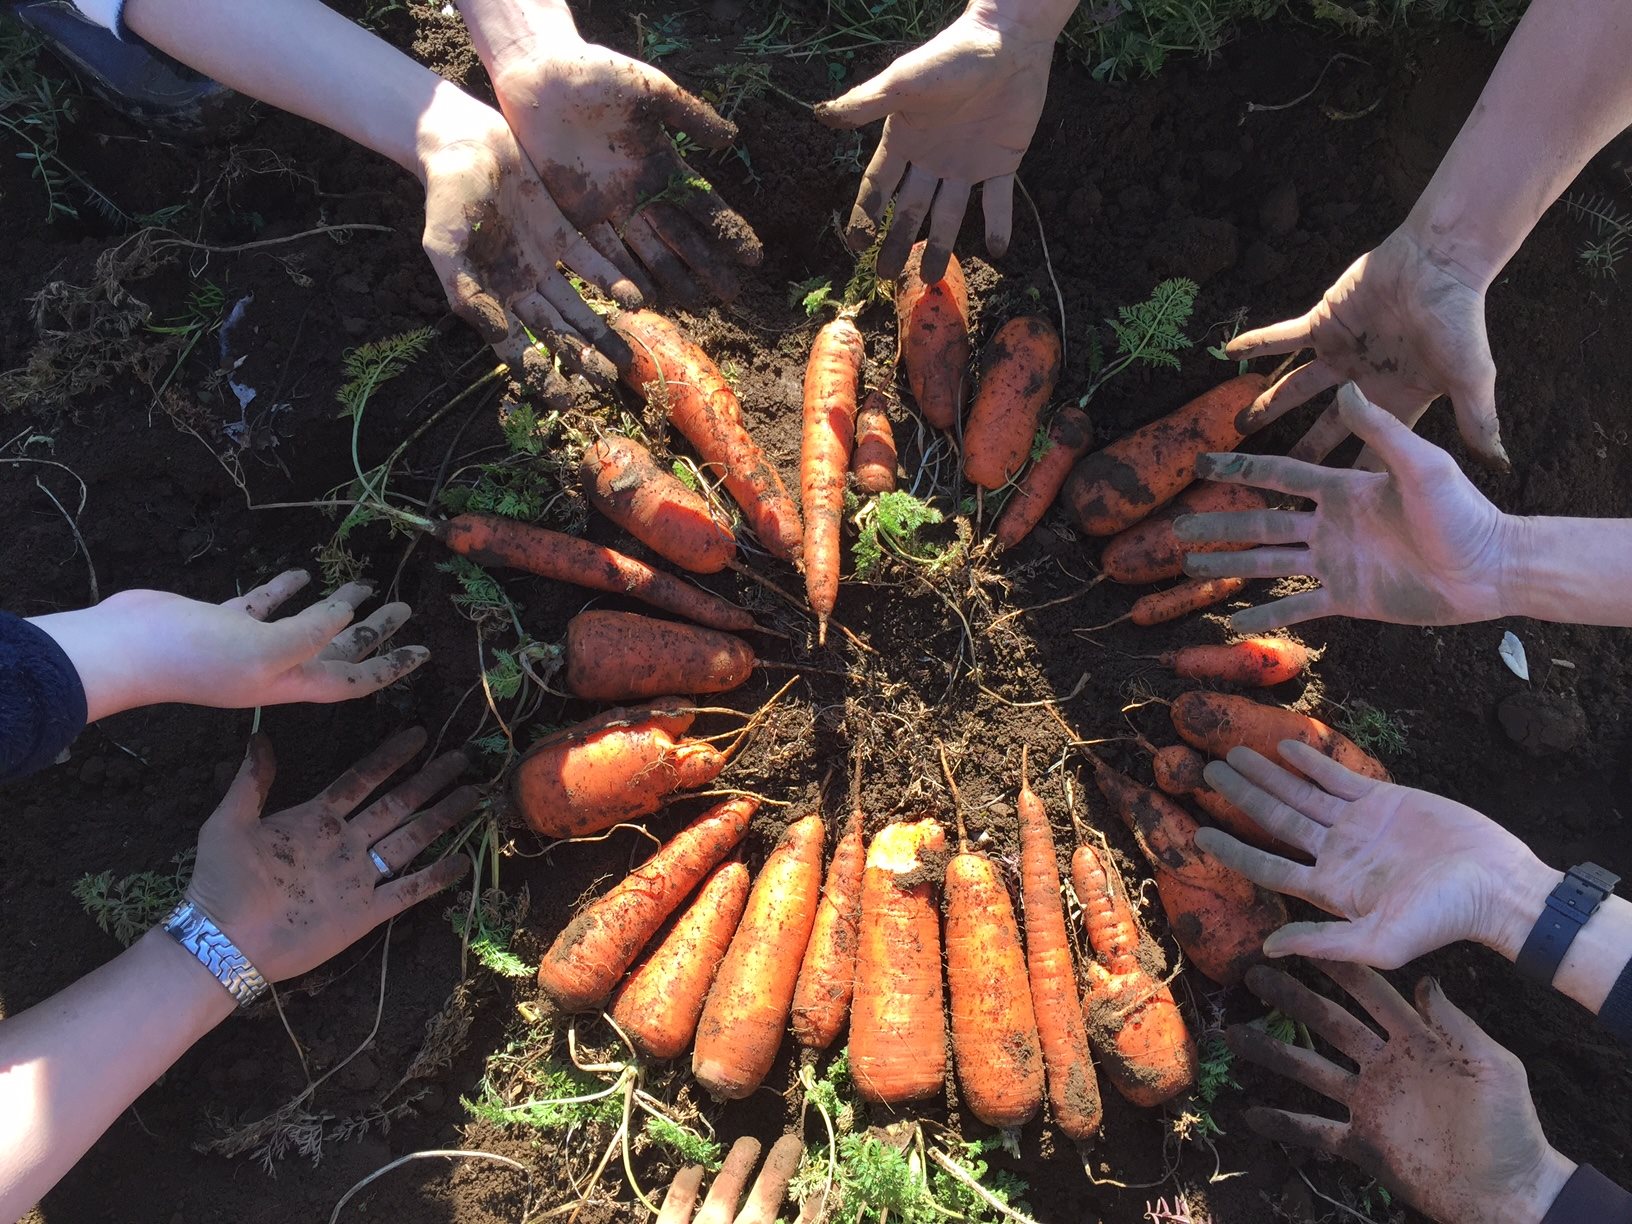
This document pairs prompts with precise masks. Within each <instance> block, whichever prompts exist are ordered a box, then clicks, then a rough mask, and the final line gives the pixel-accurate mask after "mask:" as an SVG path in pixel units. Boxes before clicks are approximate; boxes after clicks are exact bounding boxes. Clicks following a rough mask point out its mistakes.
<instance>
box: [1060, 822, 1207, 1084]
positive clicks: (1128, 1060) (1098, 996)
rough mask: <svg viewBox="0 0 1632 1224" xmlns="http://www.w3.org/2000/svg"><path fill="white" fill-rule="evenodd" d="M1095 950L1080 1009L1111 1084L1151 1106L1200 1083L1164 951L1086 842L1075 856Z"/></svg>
mask: <svg viewBox="0 0 1632 1224" xmlns="http://www.w3.org/2000/svg"><path fill="white" fill-rule="evenodd" d="M1071 886H1072V888H1073V889H1075V891H1076V894H1077V903H1078V904H1079V905H1081V906H1082V921H1083V924H1084V925H1085V926H1086V927H1087V930H1088V943H1089V946H1090V948H1091V949H1092V953H1093V954H1092V955H1091V956H1090V957H1089V958H1088V966H1087V968H1088V988H1087V990H1086V991H1084V992H1083V1012H1084V1014H1085V1016H1086V1017H1087V1022H1088V1032H1089V1039H1090V1040H1091V1041H1092V1042H1093V1045H1094V1049H1095V1050H1097V1051H1098V1052H1099V1063H1100V1066H1101V1067H1103V1068H1104V1070H1105V1074H1106V1075H1107V1076H1109V1077H1110V1081H1111V1083H1112V1085H1114V1086H1115V1088H1116V1090H1117V1091H1118V1092H1120V1093H1121V1094H1122V1095H1123V1096H1124V1097H1125V1098H1127V1099H1128V1100H1129V1101H1131V1102H1132V1103H1133V1104H1135V1105H1140V1106H1144V1107H1146V1108H1149V1107H1151V1106H1155V1105H1160V1104H1161V1103H1162V1102H1164V1101H1170V1100H1172V1099H1173V1098H1174V1097H1176V1096H1178V1095H1179V1094H1180V1093H1181V1092H1188V1091H1189V1090H1190V1089H1191V1088H1192V1087H1194V1086H1195V1082H1196V1070H1197V1063H1196V1043H1195V1040H1194V1039H1193V1038H1192V1037H1191V1036H1190V1030H1189V1028H1188V1027H1186V1025H1185V1023H1184V1016H1183V1015H1182V1014H1181V1013H1180V1011H1179V1005H1178V1003H1177V1002H1176V1001H1175V1000H1174V998H1173V991H1172V989H1171V988H1170V987H1169V986H1168V985H1167V983H1166V981H1165V980H1164V978H1165V976H1166V975H1165V973H1164V972H1163V969H1164V968H1165V966H1163V964H1162V955H1161V952H1160V950H1159V949H1158V948H1157V947H1156V945H1155V944H1154V943H1153V942H1152V941H1151V939H1150V938H1149V937H1148V936H1147V935H1146V934H1145V933H1144V931H1143V929H1141V927H1140V926H1139V920H1138V919H1137V918H1136V917H1135V916H1134V913H1133V909H1132V907H1131V906H1129V905H1128V899H1127V891H1126V889H1125V887H1124V886H1123V884H1122V881H1121V879H1120V878H1116V877H1115V868H1108V866H1107V864H1106V863H1105V861H1104V860H1103V859H1102V858H1101V857H1100V855H1099V853H1098V852H1097V851H1096V850H1095V849H1094V848H1093V846H1091V845H1088V844H1086V843H1084V844H1083V845H1080V846H1078V847H1077V849H1076V853H1075V854H1073V855H1072V856H1071Z"/></svg>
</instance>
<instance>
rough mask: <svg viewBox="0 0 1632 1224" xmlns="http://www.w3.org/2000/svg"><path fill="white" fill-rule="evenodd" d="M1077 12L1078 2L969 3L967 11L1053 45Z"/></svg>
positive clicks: (993, 0) (1007, 0)
mask: <svg viewBox="0 0 1632 1224" xmlns="http://www.w3.org/2000/svg"><path fill="white" fill-rule="evenodd" d="M1076 10H1077V0H969V6H968V9H967V11H968V12H970V13H973V14H975V15H976V16H979V17H980V18H982V19H983V20H985V21H986V22H987V23H988V24H990V25H993V26H997V27H1000V28H1003V27H1006V28H1008V29H1010V30H1018V31H1020V32H1022V33H1024V34H1025V35H1026V36H1027V37H1028V38H1036V39H1038V40H1040V41H1045V42H1050V43H1052V42H1053V41H1054V40H1055V39H1057V38H1058V37H1059V36H1060V31H1061V30H1063V29H1065V23H1066V22H1068V21H1070V20H1071V14H1072V13H1074V12H1076Z"/></svg>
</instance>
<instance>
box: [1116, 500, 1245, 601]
mask: <svg viewBox="0 0 1632 1224" xmlns="http://www.w3.org/2000/svg"><path fill="white" fill-rule="evenodd" d="M1269 501H1270V499H1269V495H1268V494H1266V493H1264V492H1263V491H1262V490H1260V489H1254V488H1252V487H1251V486H1250V485H1238V484H1224V483H1221V482H1219V481H1215V480H1198V481H1196V483H1195V484H1193V485H1191V486H1190V487H1189V488H1188V489H1186V490H1185V491H1184V492H1183V493H1180V494H1179V495H1178V497H1176V498H1174V499H1173V500H1172V501H1171V502H1169V503H1168V504H1167V505H1165V506H1163V507H1162V508H1161V509H1160V510H1158V511H1157V512H1156V513H1155V514H1152V515H1151V516H1150V517H1149V518H1147V519H1145V520H1143V521H1142V522H1138V523H1135V524H1134V525H1133V526H1132V527H1129V528H1128V529H1127V530H1125V531H1119V532H1118V533H1117V534H1116V535H1114V536H1112V537H1111V538H1110V539H1109V540H1108V541H1106V543H1105V551H1104V552H1102V553H1100V555H1099V568H1100V569H1101V570H1102V571H1103V572H1104V574H1105V576H1106V577H1107V578H1109V579H1110V580H1111V581H1112V582H1122V583H1129V584H1133V585H1146V584H1149V583H1152V582H1164V581H1166V580H1167V579H1169V578H1177V577H1178V576H1179V575H1180V574H1182V573H1184V558H1185V557H1186V556H1187V555H1188V554H1190V553H1196V552H1235V551H1238V550H1240V549H1243V548H1250V547H1252V546H1251V545H1250V544H1224V543H1210V544H1196V543H1192V542H1191V541H1188V540H1181V539H1179V537H1178V534H1177V533H1176V532H1175V531H1174V530H1173V521H1174V520H1175V519H1177V518H1178V517H1179V516H1180V515H1181V514H1205V513H1209V512H1219V511H1244V510H1262V509H1263V508H1264V507H1266V506H1268V505H1269Z"/></svg>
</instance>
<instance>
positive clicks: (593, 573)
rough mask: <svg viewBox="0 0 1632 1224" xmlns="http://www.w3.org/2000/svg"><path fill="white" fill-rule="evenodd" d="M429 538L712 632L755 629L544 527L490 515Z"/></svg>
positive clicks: (719, 603) (699, 595)
mask: <svg viewBox="0 0 1632 1224" xmlns="http://www.w3.org/2000/svg"><path fill="white" fill-rule="evenodd" d="M431 533H432V534H433V535H434V536H436V538H437V539H439V540H441V541H442V543H444V544H446V545H447V546H448V547H449V548H451V549H452V550H453V551H454V552H456V553H458V554H459V555H460V556H462V557H469V558H470V559H471V560H472V561H475V562H478V563H479V564H482V565H502V566H506V567H508V568H511V569H522V570H526V571H527V572H528V573H530V574H538V575H539V576H541V577H544V578H553V579H555V580H556V581H557V582H572V583H576V584H577V585H578V586H583V587H589V588H590V589H591V590H594V591H606V592H607V593H608V594H612V595H627V596H629V597H630V598H631V599H638V600H640V601H641V602H642V603H647V604H650V605H651V606H652V607H654V608H662V609H663V610H664V611H665V612H673V613H674V614H675V615H676V616H683V617H685V618H686V619H687V620H693V621H696V622H697V623H698V624H699V625H707V626H708V627H709V628H710V629H725V630H728V631H730V632H734V633H741V632H743V631H745V630H748V629H752V628H754V618H753V617H752V616H750V615H748V613H747V611H745V610H744V609H742V608H739V607H737V606H736V605H735V604H732V603H727V602H726V601H725V600H723V599H721V598H720V597H719V596H718V595H711V594H709V593H708V592H707V591H702V590H699V589H698V588H696V587H694V586H692V585H691V584H690V583H686V582H681V581H680V579H678V578H676V577H675V576H674V575H673V574H665V573H664V572H663V571H662V570H655V569H653V568H652V567H651V566H649V565H647V564H645V563H644V562H641V561H636V560H635V559H634V558H633V557H626V556H624V555H623V554H622V553H620V552H615V551H613V550H612V549H610V548H604V547H602V546H601V545H599V544H591V543H590V542H589V541H588V540H580V539H579V538H578V537H577V536H569V535H563V534H562V533H561V532H559V531H551V530H550V529H549V528H548V527H535V526H533V525H532V524H531V523H518V522H516V521H515V520H514V519H506V518H499V517H497V516H496V515H491V514H461V515H459V516H458V517H457V518H451V519H446V520H444V521H443V522H440V523H436V524H434V525H433V527H432V529H431Z"/></svg>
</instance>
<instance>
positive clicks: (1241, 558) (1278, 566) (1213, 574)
mask: <svg viewBox="0 0 1632 1224" xmlns="http://www.w3.org/2000/svg"><path fill="white" fill-rule="evenodd" d="M1313 555H1314V554H1313V553H1311V552H1310V551H1309V550H1308V549H1307V548H1249V549H1246V550H1244V551H1242V552H1210V553H1186V554H1185V558H1184V572H1185V573H1186V574H1188V575H1189V576H1190V577H1191V578H1286V577H1288V576H1290V575H1292V574H1308V573H1311V572H1312V570H1311V568H1310V558H1311V557H1312V556H1313Z"/></svg>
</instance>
